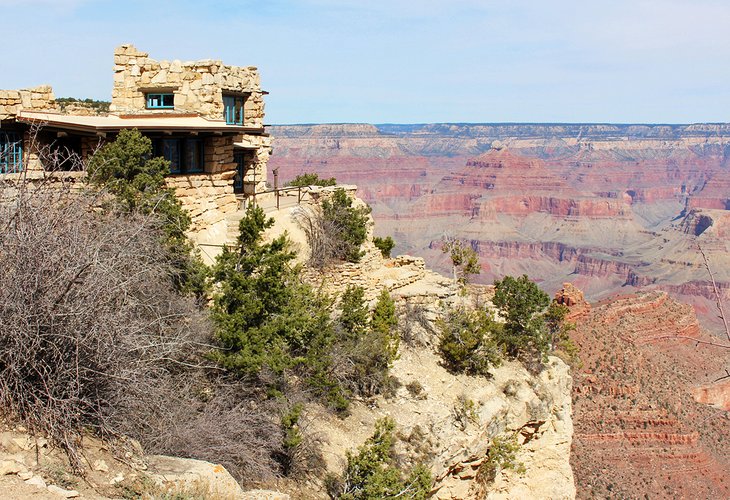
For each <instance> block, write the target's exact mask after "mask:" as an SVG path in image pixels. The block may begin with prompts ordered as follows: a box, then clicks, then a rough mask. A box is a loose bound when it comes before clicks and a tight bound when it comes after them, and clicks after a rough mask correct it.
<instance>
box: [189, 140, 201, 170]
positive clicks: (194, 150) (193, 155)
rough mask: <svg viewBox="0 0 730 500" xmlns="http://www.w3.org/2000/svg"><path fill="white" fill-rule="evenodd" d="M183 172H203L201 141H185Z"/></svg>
mask: <svg viewBox="0 0 730 500" xmlns="http://www.w3.org/2000/svg"><path fill="white" fill-rule="evenodd" d="M185 170H186V171H187V172H202V171H203V141H201V140H200V139H188V140H187V141H185Z"/></svg>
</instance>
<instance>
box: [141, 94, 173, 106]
mask: <svg viewBox="0 0 730 500" xmlns="http://www.w3.org/2000/svg"><path fill="white" fill-rule="evenodd" d="M155 97H156V98H158V99H159V104H152V99H153V98H155ZM166 98H169V100H170V101H172V103H171V104H170V103H168V104H165V100H167V99H166ZM144 99H145V108H146V109H175V93H174V92H147V93H145V95H144Z"/></svg>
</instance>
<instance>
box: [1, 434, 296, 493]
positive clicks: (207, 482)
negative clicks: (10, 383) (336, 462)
mask: <svg viewBox="0 0 730 500" xmlns="http://www.w3.org/2000/svg"><path fill="white" fill-rule="evenodd" d="M3 425H4V424H3ZM83 449H84V451H83V456H84V459H85V461H84V463H83V464H82V465H83V467H84V468H85V470H84V471H83V477H81V476H79V475H78V474H77V473H76V472H75V471H74V470H73V468H72V467H71V465H70V464H69V462H68V457H67V455H66V454H65V453H64V452H63V450H61V449H59V448H55V447H53V446H52V445H51V443H50V441H49V440H48V439H45V438H43V437H41V436H33V435H30V434H28V432H27V430H26V429H25V428H22V427H17V428H9V427H7V426H4V430H3V431H2V432H0V497H2V498H39V499H58V498H93V499H100V500H102V499H107V498H120V497H122V496H124V497H127V496H134V497H135V498H137V497H139V498H163V497H164V498H173V497H174V498H178V497H179V498H199V499H201V500H254V499H256V500H258V499H261V500H288V499H289V496H288V495H285V494H281V493H276V492H265V491H260V490H255V491H249V492H244V490H243V489H242V488H241V486H240V485H239V484H238V482H236V480H235V479H234V478H233V477H232V476H231V475H230V474H229V473H228V471H227V470H226V469H225V468H224V467H223V466H221V465H218V464H213V463H210V462H204V461H201V460H193V459H188V458H177V457H168V456H162V455H154V456H145V455H144V453H143V451H142V449H141V447H140V446H139V444H138V443H136V442H134V441H131V440H121V441H117V442H114V443H109V442H104V441H101V440H99V439H96V438H93V437H89V436H85V437H84V438H83ZM112 450H114V451H112Z"/></svg>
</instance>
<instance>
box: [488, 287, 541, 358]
mask: <svg viewBox="0 0 730 500" xmlns="http://www.w3.org/2000/svg"><path fill="white" fill-rule="evenodd" d="M494 286H495V293H494V298H493V299H492V302H493V303H494V305H495V306H497V307H498V308H499V309H500V310H501V312H502V314H503V315H504V316H505V323H504V325H503V327H502V328H501V329H499V330H497V331H495V333H496V335H495V340H496V341H497V343H498V344H499V345H501V346H502V347H503V348H504V349H505V351H506V352H507V354H508V355H509V356H511V357H523V358H524V357H525V356H526V357H528V358H533V359H537V360H541V359H542V358H543V357H544V356H545V354H546V353H547V352H548V349H549V341H550V339H549V334H548V331H547V328H546V327H545V320H544V317H543V314H542V313H543V312H544V310H545V308H546V307H547V306H548V304H549V303H550V297H548V295H547V294H546V293H545V292H543V291H542V290H540V289H539V288H538V287H537V285H536V284H535V283H533V282H532V281H530V279H529V278H528V277H527V275H522V276H521V277H519V278H513V277H512V276H505V277H504V278H503V279H502V280H501V281H495V282H494Z"/></svg>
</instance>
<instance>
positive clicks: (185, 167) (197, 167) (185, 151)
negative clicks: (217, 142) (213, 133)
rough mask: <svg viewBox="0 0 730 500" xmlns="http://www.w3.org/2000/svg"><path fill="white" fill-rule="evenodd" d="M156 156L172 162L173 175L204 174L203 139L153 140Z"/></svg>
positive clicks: (171, 171)
mask: <svg viewBox="0 0 730 500" xmlns="http://www.w3.org/2000/svg"><path fill="white" fill-rule="evenodd" d="M152 145H153V147H154V152H155V155H156V156H162V157H163V158H164V159H166V160H167V161H169V162H170V173H171V174H184V173H195V172H203V171H204V170H205V168H204V167H205V155H204V148H203V140H202V139H153V140H152Z"/></svg>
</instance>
